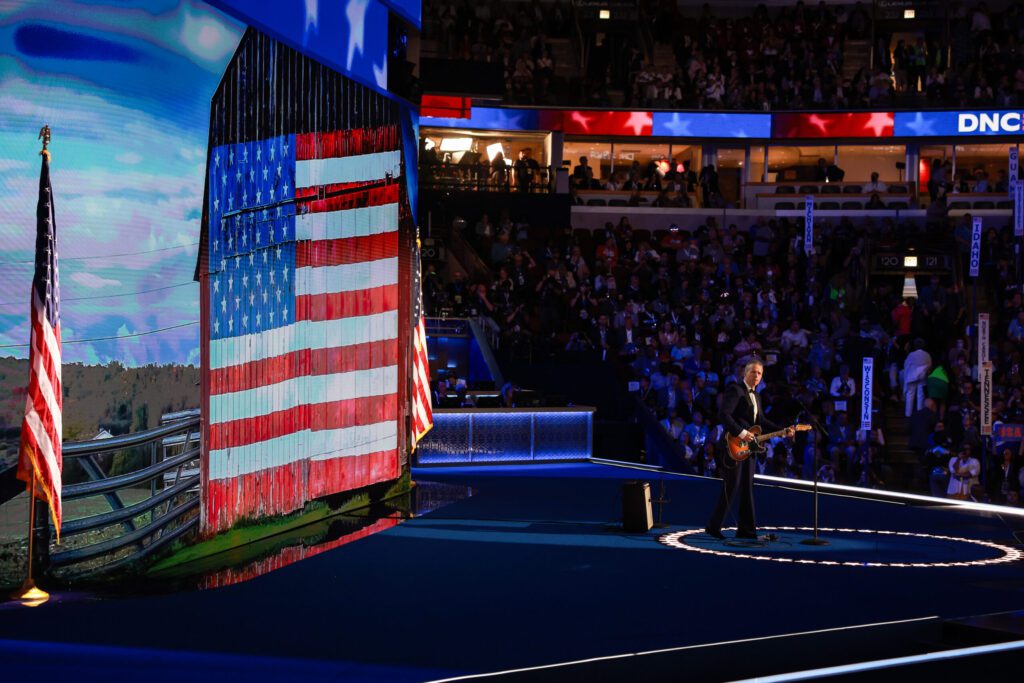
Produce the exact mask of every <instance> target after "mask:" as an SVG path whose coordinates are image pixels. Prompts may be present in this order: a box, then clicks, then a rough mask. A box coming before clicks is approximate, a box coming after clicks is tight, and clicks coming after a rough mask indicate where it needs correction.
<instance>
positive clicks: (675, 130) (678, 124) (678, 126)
mask: <svg viewBox="0 0 1024 683" xmlns="http://www.w3.org/2000/svg"><path fill="white" fill-rule="evenodd" d="M664 126H665V128H667V129H668V130H670V131H671V132H672V134H673V135H678V136H679V137H682V138H688V137H690V136H691V135H693V133H691V132H690V121H689V120H687V119H684V118H680V117H679V113H678V112H675V113H673V114H672V120H671V121H667V122H665V124H664Z"/></svg>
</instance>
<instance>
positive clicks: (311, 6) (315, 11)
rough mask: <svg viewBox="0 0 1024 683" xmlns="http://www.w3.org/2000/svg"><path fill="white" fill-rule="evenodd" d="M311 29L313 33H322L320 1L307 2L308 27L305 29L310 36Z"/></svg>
mask: <svg viewBox="0 0 1024 683" xmlns="http://www.w3.org/2000/svg"><path fill="white" fill-rule="evenodd" d="M310 28H312V29H313V33H318V32H319V31H320V2H319V0H306V26H305V28H304V29H303V30H304V31H305V33H306V35H309V33H310V30H309V29H310Z"/></svg>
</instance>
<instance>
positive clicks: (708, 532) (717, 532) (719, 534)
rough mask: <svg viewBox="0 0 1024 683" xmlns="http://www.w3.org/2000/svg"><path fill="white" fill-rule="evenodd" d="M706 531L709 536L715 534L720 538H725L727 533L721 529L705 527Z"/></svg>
mask: <svg viewBox="0 0 1024 683" xmlns="http://www.w3.org/2000/svg"><path fill="white" fill-rule="evenodd" d="M704 533H706V534H707V535H708V536H714V537H715V538H717V539H719V540H724V539H725V534H723V533H722V532H721V531H716V530H714V529H705V530H704Z"/></svg>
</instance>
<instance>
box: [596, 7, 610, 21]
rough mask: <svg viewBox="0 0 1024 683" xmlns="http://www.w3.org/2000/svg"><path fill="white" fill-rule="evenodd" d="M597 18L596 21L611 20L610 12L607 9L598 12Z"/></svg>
mask: <svg viewBox="0 0 1024 683" xmlns="http://www.w3.org/2000/svg"><path fill="white" fill-rule="evenodd" d="M597 18H598V19H611V18H612V11H611V10H608V9H602V10H598V12H597Z"/></svg>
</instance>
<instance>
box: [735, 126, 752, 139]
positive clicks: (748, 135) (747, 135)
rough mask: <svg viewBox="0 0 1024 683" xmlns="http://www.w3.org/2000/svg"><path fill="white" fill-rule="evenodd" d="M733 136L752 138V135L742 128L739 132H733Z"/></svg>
mask: <svg viewBox="0 0 1024 683" xmlns="http://www.w3.org/2000/svg"><path fill="white" fill-rule="evenodd" d="M732 136H733V137H734V138H749V137H750V133H748V132H747V131H745V130H744V129H742V128H740V129H739V130H734V131H733V132H732Z"/></svg>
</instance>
